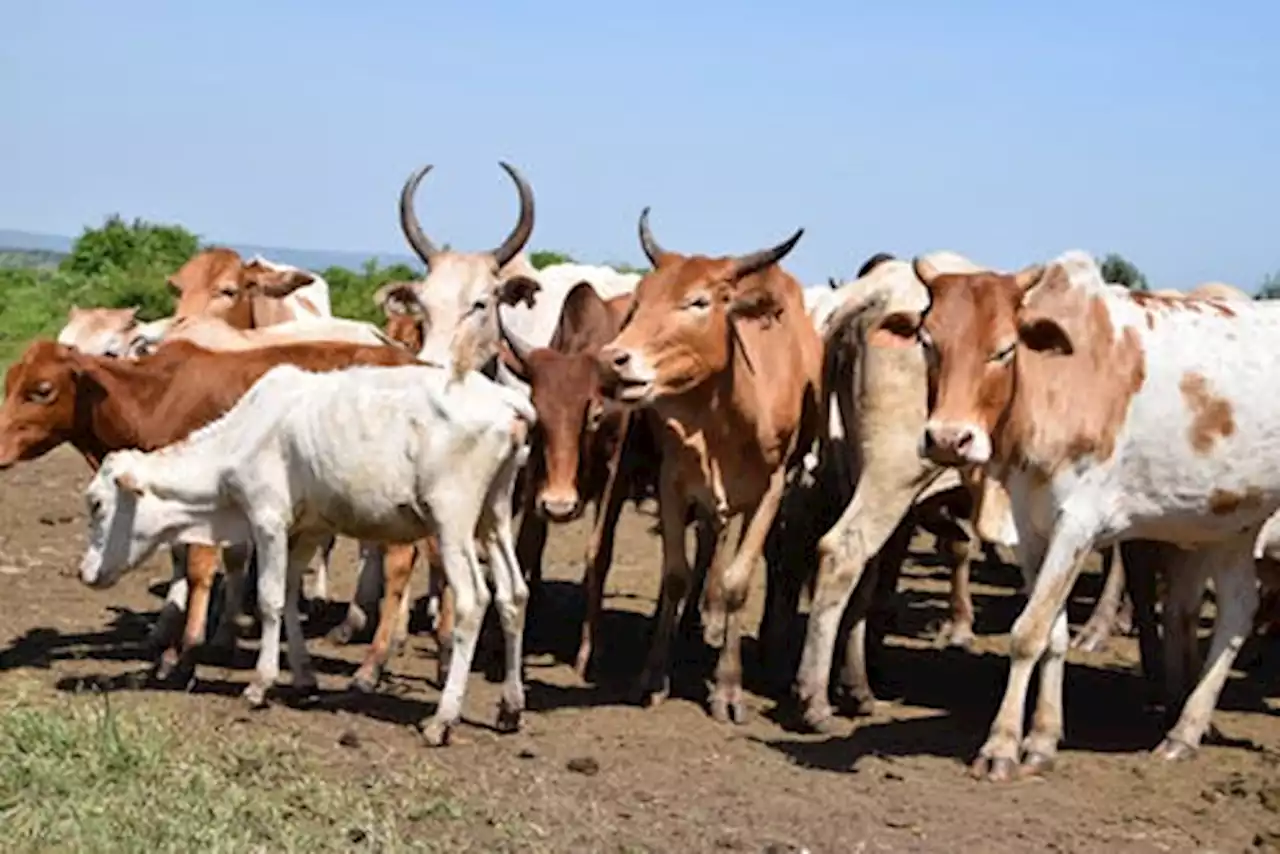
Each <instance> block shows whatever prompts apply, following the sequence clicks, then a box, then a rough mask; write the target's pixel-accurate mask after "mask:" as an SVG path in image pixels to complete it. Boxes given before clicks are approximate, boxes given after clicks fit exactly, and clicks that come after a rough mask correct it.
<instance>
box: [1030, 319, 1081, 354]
mask: <svg viewBox="0 0 1280 854" xmlns="http://www.w3.org/2000/svg"><path fill="white" fill-rule="evenodd" d="M1018 340H1019V341H1020V342H1022V344H1023V345H1024V346H1026V348H1027V349H1028V350H1032V351H1034V352H1036V353H1055V354H1057V355H1059V356H1070V355H1071V354H1072V353H1074V352H1075V347H1074V346H1072V344H1071V336H1070V335H1068V334H1067V330H1065V329H1063V328H1062V326H1061V325H1060V324H1059V323H1058V322H1057V321H1056V320H1053V319H1052V318H1048V317H1038V318H1036V319H1034V320H1029V321H1026V322H1025V323H1022V324H1019V326H1018Z"/></svg>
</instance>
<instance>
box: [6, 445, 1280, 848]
mask: <svg viewBox="0 0 1280 854" xmlns="http://www.w3.org/2000/svg"><path fill="white" fill-rule="evenodd" d="M87 477H88V469H87V467H86V466H85V464H84V463H83V461H82V460H80V459H79V458H78V457H77V456H76V455H75V454H74V453H72V452H70V451H69V450H67V449H65V448H64V449H60V450H58V451H56V452H54V453H52V454H50V455H49V456H47V457H46V458H44V459H43V460H40V461H37V462H35V463H30V464H25V465H22V466H19V467H18V468H16V469H14V470H11V471H8V472H4V473H0V596H2V597H3V598H2V599H0V602H2V604H3V611H2V616H0V697H3V696H5V695H12V694H13V693H14V692H17V691H18V690H20V687H19V686H30V685H31V684H35V685H36V686H37V687H38V692H39V693H41V694H42V695H45V696H46V697H47V698H48V699H50V700H51V701H52V702H55V703H56V702H60V700H61V699H63V698H67V697H68V696H69V695H70V694H72V693H74V692H76V691H78V690H83V689H84V687H85V686H86V685H91V684H92V685H97V686H100V687H102V688H104V689H107V690H112V691H113V692H114V693H113V694H112V697H113V698H114V699H113V700H112V702H114V703H116V704H117V705H124V706H132V707H155V708H164V709H167V710H170V711H172V712H173V713H174V714H175V717H178V718H180V719H181V720H184V721H187V722H189V724H190V726H189V733H188V736H186V737H190V738H196V739H199V738H201V737H202V733H210V732H219V733H221V734H222V736H223V737H235V733H237V732H244V731H245V730H246V729H250V730H251V731H253V732H256V733H260V734H268V735H271V734H279V735H280V737H281V738H282V739H283V738H286V737H287V738H288V739H290V740H291V742H292V743H298V744H303V745H306V746H308V748H309V749H312V750H314V751H317V752H318V753H319V754H320V755H322V756H324V757H326V761H327V763H328V766H329V767H330V768H331V769H332V770H333V773H334V774H336V775H339V777H341V775H344V774H347V773H354V771H355V769H360V770H361V771H362V772H363V771H365V770H367V769H368V768H369V767H376V768H385V769H387V770H388V773H393V772H395V771H396V769H397V768H399V769H405V768H413V769H415V771H418V770H421V769H423V768H426V769H427V770H429V771H430V773H431V774H433V775H436V776H437V777H438V779H439V780H440V781H441V783H442V784H443V786H444V788H445V789H447V790H449V791H450V792H452V793H453V794H455V795H456V797H457V798H458V799H459V802H460V803H466V804H470V805H473V806H477V809H475V810H464V811H461V812H458V813H457V814H456V815H454V816H453V817H452V819H451V820H453V821H454V825H453V826H451V827H449V828H447V829H448V832H449V838H450V839H453V840H455V848H456V842H457V841H462V842H466V841H470V842H471V843H472V845H473V846H474V847H477V848H479V849H480V850H493V849H495V848H498V847H504V848H514V849H517V850H550V851H681V852H683V851H704V850H723V851H801V850H808V851H811V852H836V851H840V852H853V851H868V852H869V851H881V850H883V851H904V850H905V851H961V850H965V851H984V852H998V851H1030V850H1048V849H1052V850H1064V851H1194V850H1201V851H1205V850H1213V851H1248V850H1260V849H1266V848H1267V847H1268V846H1269V845H1272V844H1280V842H1277V840H1280V666H1278V661H1277V659H1280V645H1278V644H1277V643H1276V642H1274V641H1269V642H1264V641H1260V640H1255V641H1252V642H1251V643H1250V644H1249V645H1248V646H1247V647H1246V649H1245V652H1244V654H1243V655H1242V657H1241V662H1240V664H1239V667H1238V670H1237V672H1236V673H1235V674H1233V678H1232V680H1231V681H1230V683H1229V684H1228V687H1227V689H1226V691H1225V693H1224V697H1223V699H1222V701H1221V704H1220V706H1219V711H1218V712H1217V714H1216V717H1215V722H1216V724H1217V726H1218V727H1219V729H1220V732H1221V735H1220V737H1219V738H1217V739H1215V741H1214V743H1212V744H1208V745H1206V746H1205V747H1204V749H1203V750H1202V752H1201V754H1200V755H1199V757H1198V758H1197V759H1195V760H1194V761H1192V762H1190V763H1186V764H1179V765H1163V764H1160V763H1157V762H1155V761H1153V760H1152V759H1151V758H1149V756H1148V755H1147V751H1148V750H1149V749H1150V748H1151V747H1153V746H1154V745H1155V744H1156V743H1157V742H1158V740H1159V738H1160V736H1161V732H1160V729H1159V719H1158V717H1157V715H1156V713H1155V712H1154V711H1153V710H1151V709H1150V708H1149V707H1148V706H1147V705H1146V704H1145V703H1144V690H1143V685H1142V683H1141V681H1140V679H1139V677H1138V676H1137V674H1136V671H1135V662H1136V652H1135V645H1134V643H1133V642H1132V640H1130V639H1127V638H1125V639H1115V640H1113V642H1112V645H1111V648H1110V649H1109V650H1108V651H1106V652H1102V653H1098V654H1093V655H1083V654H1080V653H1078V652H1074V651H1073V652H1072V654H1071V666H1070V667H1069V668H1068V672H1067V686H1066V698H1067V713H1066V715H1067V724H1066V728H1067V732H1066V740H1065V745H1064V749H1063V752H1062V755H1061V758H1060V761H1059V763H1058V767H1057V770H1056V771H1055V772H1054V773H1053V775H1052V776H1051V778H1049V779H1046V780H1032V781H1024V782H1020V783H1017V784H1014V785H1007V786H995V785H991V784H987V783H981V782H977V781H974V780H971V779H970V778H969V777H968V776H967V775H966V773H965V763H967V762H968V760H969V759H970V758H971V756H972V754H973V752H974V751H975V750H976V749H977V747H978V746H979V744H980V743H981V742H982V740H983V737H984V735H985V731H986V727H987V724H988V722H989V716H990V714H991V713H992V712H993V710H994V707H995V704H996V702H997V700H998V696H999V692H1000V690H1001V689H1002V686H1003V678H1004V674H1005V670H1006V664H1005V659H1004V658H1003V656H1002V652H1003V650H1004V649H1005V646H1006V636H1005V635H1004V634H1003V633H1005V632H1007V630H1008V627H1009V625H1010V623H1011V621H1012V618H1013V616H1014V615H1015V614H1016V607H1017V605H1018V600H1017V599H1016V598H1015V597H1014V595H1013V591H1014V582H1015V580H1016V577H1017V576H1016V572H1015V571H1014V570H1011V569H1009V568H1008V567H983V568H980V569H978V570H977V572H976V573H975V580H976V582H977V583H976V586H975V598H976V605H977V609H978V632H979V634H980V635H981V637H980V638H979V642H978V644H977V645H976V646H975V648H974V649H973V650H972V651H970V652H963V651H956V650H946V651H942V650H937V649H934V648H933V646H932V643H931V641H930V640H929V630H930V626H931V625H933V624H935V623H936V622H937V621H939V620H940V619H941V618H942V616H943V615H944V609H945V602H946V599H945V591H946V587H945V581H946V578H945V576H944V575H942V573H941V571H940V570H938V569H936V568H934V567H933V562H932V559H931V553H930V551H929V549H928V548H926V547H927V546H928V541H927V538H925V537H921V538H920V540H919V541H917V543H916V544H914V546H913V561H912V563H911V565H910V566H909V567H908V568H907V570H906V571H905V572H904V579H903V591H902V592H901V593H900V595H899V597H898V599H897V604H896V629H895V631H896V633H895V634H893V635H891V636H890V638H889V648H888V652H887V654H886V667H885V669H884V675H885V678H886V680H887V683H888V684H887V685H886V684H885V683H884V682H882V683H881V684H880V685H879V686H878V694H879V695H880V696H881V697H882V702H881V703H880V706H879V710H878V712H877V714H876V715H875V716H873V717H869V718H861V719H857V720H847V721H844V722H843V724H842V726H843V729H842V730H841V731H840V734H838V735H836V736H814V735H801V734H797V733H795V732H794V731H792V730H790V729H789V728H788V726H787V725H786V720H787V715H786V710H785V708H783V709H779V708H776V707H777V704H776V703H775V701H773V700H771V699H768V698H766V697H763V696H761V695H759V694H751V695H750V708H751V712H752V715H751V719H750V720H749V721H748V722H747V723H746V724H744V725H742V726H738V727H732V726H730V725H724V726H721V725H717V724H716V723H714V722H713V721H712V720H711V719H710V718H709V717H708V716H707V715H706V714H705V713H704V712H703V709H702V706H701V702H700V701H701V697H702V690H703V689H702V683H701V674H702V673H706V672H709V671H708V670H700V669H699V662H702V661H705V657H704V655H703V654H702V653H698V652H695V653H691V654H687V655H686V656H685V657H684V658H685V660H684V665H685V666H684V668H683V675H682V677H681V678H680V679H679V680H677V682H676V688H675V692H674V695H673V698H672V699H671V700H669V701H668V702H667V703H665V704H664V705H662V706H660V707H657V708H654V709H641V708H637V707H633V706H631V705H629V704H628V702H627V700H626V688H627V686H628V682H629V679H630V678H631V677H633V676H634V675H635V674H636V673H637V672H638V669H639V664H640V659H641V656H642V653H643V648H644V639H645V634H646V631H647V616H648V614H649V613H650V612H651V610H652V608H653V605H654V596H655V594H656V592H657V585H658V578H657V565H658V559H659V547H658V542H657V539H656V537H655V536H654V535H653V534H652V533H651V532H650V529H651V526H652V524H653V520H652V519H651V518H648V517H646V516H644V515H639V514H636V513H634V512H632V511H631V510H630V509H628V511H627V512H626V514H625V515H624V517H623V524H622V530H621V532H620V536H619V544H618V549H617V560H616V563H615V566H614V569H613V572H612V574H611V576H610V578H609V584H608V588H607V600H606V608H607V615H606V620H605V625H604V635H605V644H607V649H606V650H605V653H604V662H603V667H602V668H601V671H602V672H603V673H604V674H605V679H604V681H605V682H606V683H607V684H604V685H601V686H584V685H580V684H579V683H578V682H577V680H575V678H574V677H573V674H572V672H571V670H570V668H569V667H568V666H567V665H566V664H564V663H562V662H563V660H565V659H567V658H568V657H569V654H570V653H571V652H572V649H573V646H574V642H575V633H576V625H577V614H578V613H579V610H578V609H579V608H580V599H579V594H578V590H577V582H578V578H579V577H580V573H581V568H580V567H581V552H582V548H583V544H584V537H585V533H586V525H585V523H578V524H575V525H572V526H570V527H568V528H565V529H561V530H559V531H556V530H553V533H552V537H551V541H550V544H549V546H548V556H547V558H548V559H547V564H546V566H547V570H546V573H547V578H548V588H547V589H548V602H549V603H550V605H551V606H552V607H550V608H549V609H548V610H546V611H543V612H542V613H541V614H540V615H538V616H539V619H538V622H537V624H536V625H533V626H532V627H531V630H530V632H529V637H528V646H527V653H528V655H527V665H526V671H527V680H528V693H529V705H530V709H531V711H530V712H529V713H528V714H527V716H526V718H525V726H524V729H523V731H522V732H520V733H518V734H515V735H509V736H504V735H499V734H497V733H496V732H495V731H494V730H493V729H492V727H491V725H492V722H493V720H494V713H495V708H496V702H497V690H496V689H497V685H496V684H495V683H493V682H489V681H487V679H486V677H485V676H484V675H483V673H482V672H480V670H479V669H477V672H476V673H474V674H473V675H472V677H471V683H470V694H469V696H468V698H467V704H466V718H465V723H464V725H463V726H461V727H460V728H459V730H458V731H457V733H456V735H455V741H454V744H452V745H451V746H450V747H448V748H445V749H443V750H434V751H433V750H430V749H428V748H426V747H424V746H423V745H422V743H421V742H420V741H419V740H418V738H417V736H416V734H415V732H414V730H413V729H412V727H411V724H412V723H414V722H415V721H417V720H419V719H420V718H422V717H423V716H424V715H426V714H428V713H429V712H430V711H431V709H432V708H433V703H434V701H435V700H436V698H437V696H438V693H437V688H436V685H435V683H434V679H435V660H434V648H433V646H434V645H433V642H432V641H431V639H430V638H429V636H427V635H426V634H425V633H421V632H419V633H418V634H416V635H415V636H414V637H413V638H412V639H411V641H410V643H409V646H408V648H407V650H406V651H405V652H404V653H403V654H402V655H401V656H400V657H399V658H397V659H396V660H395V661H394V662H393V663H392V665H391V667H390V673H389V678H388V679H387V680H386V681H385V682H384V684H383V685H382V686H381V689H380V693H379V695H378V696H377V697H375V698H372V699H367V700H357V699H355V698H352V697H349V696H348V695H345V694H344V693H343V688H344V687H345V684H346V681H347V679H348V678H349V676H350V675H351V673H352V672H353V671H354V669H355V662H357V661H358V659H359V656H360V655H361V654H362V652H363V650H364V646H363V643H356V644H353V645H350V646H346V647H336V646H334V645H333V644H330V643H329V642H327V641H326V640H325V639H324V637H323V633H324V631H325V630H326V629H327V628H328V627H330V626H332V625H333V624H335V623H336V621H337V620H338V619H339V618H340V616H341V613H342V610H343V606H342V605H341V604H337V603H335V604H333V605H331V606H329V607H328V608H326V609H324V610H323V611H322V612H319V613H313V614H312V616H311V618H310V619H309V621H308V634H309V635H310V636H311V640H310V645H311V650H312V653H313V655H315V656H316V665H317V668H318V669H319V671H320V673H321V687H322V689H325V691H326V693H325V696H324V698H323V699H322V702H321V703H320V705H319V706H318V707H307V708H298V707H295V706H293V705H290V703H289V701H288V698H287V696H282V697H281V698H279V699H277V701H276V702H275V703H274V704H273V705H272V707H271V708H269V709H268V710H266V711H262V712H257V713H249V712H246V711H245V709H244V708H242V705H241V700H240V698H239V696H238V693H239V690H240V689H241V687H242V686H243V684H244V683H245V681H246V680H247V678H248V670H249V668H251V667H252V661H253V649H254V647H255V646H256V643H255V642H254V641H253V639H252V638H251V637H248V636H245V637H243V638H242V640H241V642H240V652H239V654H238V656H237V659H236V661H235V662H234V667H232V668H229V669H228V668H224V667H217V666H212V665H202V666H201V667H200V668H199V671H198V676H199V679H198V681H197V682H196V683H195V686H194V688H193V689H192V690H190V691H183V690H181V689H173V688H164V687H153V686H148V685H146V684H144V682H143V680H142V679H140V678H138V674H141V673H143V672H145V670H146V668H147V667H148V664H149V661H150V653H149V652H148V651H147V650H146V649H145V648H144V646H143V644H142V641H143V639H144V636H145V633H146V630H147V628H148V626H149V625H150V622H151V620H152V619H153V618H154V616H155V613H156V611H157V609H158V608H159V605H160V602H161V599H160V596H162V595H163V592H164V584H163V582H164V581H165V579H166V577H167V572H168V557H167V555H163V556H162V557H159V558H155V559H153V560H152V561H151V562H149V563H148V564H147V565H145V566H144V567H142V568H141V569H139V570H138V571H136V572H135V573H134V574H132V575H131V576H129V577H127V578H126V579H125V580H124V581H123V582H121V584H120V585H119V586H118V587H116V588H114V589H112V590H109V591H102V592H94V591H90V590H88V589H86V588H84V587H82V586H81V585H80V583H79V582H78V581H77V580H76V578H75V573H74V567H75V566H76V563H77V560H78V557H79V554H80V549H81V547H82V544H83V541H84V530H83V526H84V516H83V509H82V500H81V493H80V490H81V488H82V487H83V485H84V483H85V482H86V480H87ZM353 557H354V549H353V546H352V544H351V543H349V542H347V541H342V543H341V545H340V547H339V551H338V553H337V558H336V564H335V565H336V572H335V579H334V581H333V583H332V591H333V592H332V594H331V595H333V596H334V597H335V598H336V599H338V600H340V601H345V599H346V598H347V597H348V596H349V595H350V594H351V592H352V590H353V588H354V581H355V579H354V560H353ZM761 574H762V573H761ZM424 582H425V580H424V579H423V578H422V577H418V578H416V579H415V590H418V591H421V590H422V589H423V588H424V586H425V583H424ZM761 585H762V581H761V580H760V579H757V587H756V589H755V590H754V591H753V594H752V596H753V600H752V605H753V606H754V607H753V612H752V614H753V615H752V618H751V623H750V625H751V626H752V627H753V628H754V626H755V621H756V619H757V615H758V613H759V606H760V599H761V598H762V596H761V593H760V589H761ZM1080 588H1081V589H1078V590H1077V591H1076V599H1075V601H1074V602H1073V605H1072V623H1073V627H1074V626H1078V625H1079V622H1080V621H1081V620H1082V619H1084V618H1085V617H1086V616H1087V614H1088V612H1089V608H1090V607H1091V602H1092V596H1093V595H1094V592H1095V591H1096V590H1097V588H1098V578H1097V577H1096V575H1092V576H1086V578H1084V579H1082V583H1081V585H1080ZM418 622H421V620H418ZM1206 625H1207V624H1206ZM752 652H753V648H752V647H747V655H748V657H749V658H750V656H751V655H752ZM557 658H559V661H558V660H557ZM749 665H750V662H749ZM751 677H752V673H751V672H750V670H749V672H748V679H749V680H751ZM751 684H752V683H751V682H750V681H749V683H748V685H749V687H751ZM21 690H28V688H27V687H23V688H21ZM883 698H887V699H883ZM228 733H231V735H230V736H227V734H228ZM2 762H4V757H3V756H0V763H2ZM485 816H488V818H485ZM495 817H497V818H495ZM468 822H471V824H468ZM497 825H501V828H502V835H501V837H500V838H499V835H496V834H497V831H496V830H495V826H497ZM437 829H438V828H437ZM428 830H430V827H429V826H428Z"/></svg>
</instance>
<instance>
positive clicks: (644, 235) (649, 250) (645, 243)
mask: <svg viewBox="0 0 1280 854" xmlns="http://www.w3.org/2000/svg"><path fill="white" fill-rule="evenodd" d="M640 248H641V249H643V250H644V254H645V257H646V258H648V259H649V263H650V264H652V265H653V266H654V267H657V266H658V256H660V255H665V254H666V251H667V250H665V249H663V248H662V247H661V246H659V245H658V241H656V240H654V239H653V232H652V231H650V230H649V208H648V207H646V208H645V209H644V210H642V211H640Z"/></svg>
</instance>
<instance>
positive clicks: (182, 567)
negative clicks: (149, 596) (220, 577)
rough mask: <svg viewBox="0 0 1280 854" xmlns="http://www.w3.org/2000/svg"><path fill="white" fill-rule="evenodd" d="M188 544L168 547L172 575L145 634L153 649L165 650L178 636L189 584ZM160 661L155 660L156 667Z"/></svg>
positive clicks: (185, 608)
mask: <svg viewBox="0 0 1280 854" xmlns="http://www.w3.org/2000/svg"><path fill="white" fill-rule="evenodd" d="M189 550H190V546H188V545H186V544H184V543H174V544H173V545H172V546H170V547H169V557H170V560H171V561H172V564H173V576H172V580H171V581H170V582H169V589H168V591H166V593H165V597H164V605H162V606H161V607H160V614H159V615H158V616H157V617H156V622H155V625H153V626H152V627H151V632H150V633H149V634H148V635H147V643H148V644H150V645H151V647H152V648H153V649H159V650H162V651H163V650H165V649H168V647H169V646H171V645H172V644H173V643H175V642H176V639H177V636H178V620H179V619H181V618H182V616H183V615H184V614H185V613H186V611H187V597H188V594H189V592H190V585H188V584H187V553H188V551H189ZM159 664H160V661H157V667H158V666H159Z"/></svg>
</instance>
